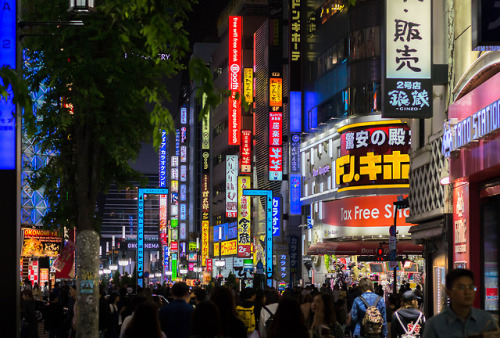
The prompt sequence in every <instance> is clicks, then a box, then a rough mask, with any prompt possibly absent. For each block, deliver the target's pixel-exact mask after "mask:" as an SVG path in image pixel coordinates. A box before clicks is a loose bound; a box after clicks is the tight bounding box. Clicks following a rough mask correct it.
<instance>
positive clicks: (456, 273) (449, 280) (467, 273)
mask: <svg viewBox="0 0 500 338" xmlns="http://www.w3.org/2000/svg"><path fill="white" fill-rule="evenodd" d="M460 277H469V278H470V279H472V281H473V282H474V273H473V272H472V271H471V270H468V269H453V270H451V271H449V272H448V273H447V274H446V289H448V290H451V289H452V288H453V283H455V281H456V280H457V279H459V278H460Z"/></svg>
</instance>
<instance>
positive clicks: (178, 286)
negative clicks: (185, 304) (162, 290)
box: [172, 282, 189, 297]
mask: <svg viewBox="0 0 500 338" xmlns="http://www.w3.org/2000/svg"><path fill="white" fill-rule="evenodd" d="M188 292H189V287H188V286H187V284H186V283H184V282H177V283H175V284H174V286H172V295H173V296H174V297H184V296H185V295H187V294H188Z"/></svg>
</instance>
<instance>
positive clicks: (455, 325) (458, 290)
mask: <svg viewBox="0 0 500 338" xmlns="http://www.w3.org/2000/svg"><path fill="white" fill-rule="evenodd" d="M445 284H446V295H447V296H448V297H449V299H450V306H448V307H446V308H445V309H444V310H443V311H442V312H441V313H440V314H438V315H435V316H434V317H432V318H430V319H429V320H428V321H427V322H426V323H425V329H424V335H423V337H424V338H433V337H468V336H480V335H481V334H482V333H483V332H489V331H495V330H498V328H497V324H496V321H495V319H494V318H493V316H492V315H491V314H490V313H489V312H487V311H484V310H481V309H476V308H474V307H472V305H473V304H474V300H475V298H476V290H477V289H476V286H475V285H474V273H473V272H472V271H471V270H468V269H454V270H451V271H450V272H448V274H447V275H446V282H445ZM496 337H498V335H496Z"/></svg>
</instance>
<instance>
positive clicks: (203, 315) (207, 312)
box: [190, 300, 222, 338]
mask: <svg viewBox="0 0 500 338" xmlns="http://www.w3.org/2000/svg"><path fill="white" fill-rule="evenodd" d="M221 333H222V328H221V324H220V315H219V309H218V308H217V306H216V305H215V304H214V303H213V302H211V301H208V300H205V301H201V302H200V303H198V305H196V308H195V309H194V311H193V316H192V317H191V336H190V337H191V338H216V337H222V335H221Z"/></svg>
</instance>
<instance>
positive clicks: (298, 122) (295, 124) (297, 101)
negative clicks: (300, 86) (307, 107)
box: [290, 92, 302, 133]
mask: <svg viewBox="0 0 500 338" xmlns="http://www.w3.org/2000/svg"><path fill="white" fill-rule="evenodd" d="M290 132H291V133H301V132H302V93H301V92H290Z"/></svg>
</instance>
